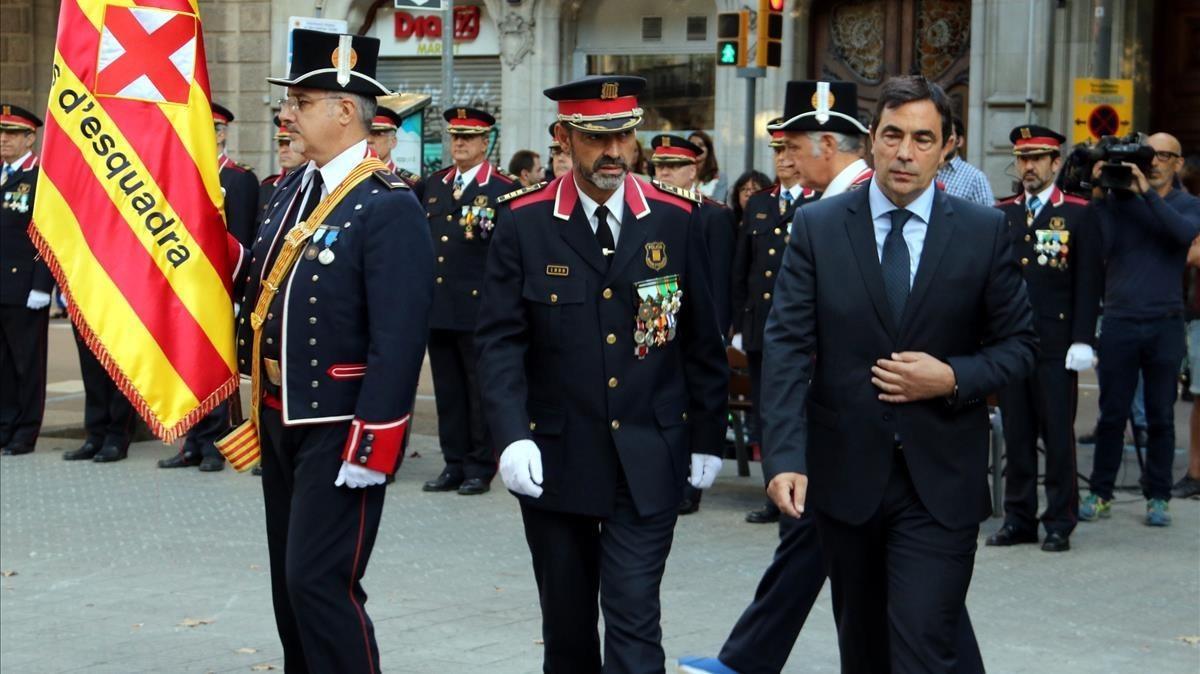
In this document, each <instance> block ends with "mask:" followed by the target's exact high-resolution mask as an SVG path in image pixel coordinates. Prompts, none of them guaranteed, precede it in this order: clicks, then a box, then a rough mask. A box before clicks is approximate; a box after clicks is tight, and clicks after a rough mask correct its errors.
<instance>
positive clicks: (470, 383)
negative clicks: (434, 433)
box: [429, 330, 496, 480]
mask: <svg viewBox="0 0 1200 674" xmlns="http://www.w3.org/2000/svg"><path fill="white" fill-rule="evenodd" d="M429 369H430V370H431V371H432V373H433V394H434V397H435V398H436V399H437V400H436V405H437V414H438V440H439V441H440V443H441V445H442V455H443V456H444V457H445V460H446V470H447V471H448V472H449V473H450V474H452V475H454V476H456V477H463V478H466V479H471V478H481V479H483V480H491V479H492V477H493V476H494V475H495V474H496V451H495V450H494V449H493V447H492V434H491V433H490V432H488V428H487V422H486V420H485V419H484V418H483V403H482V402H481V400H480V397H479V376H478V375H477V374H476V371H475V336H474V335H473V334H472V333H470V332H458V331H456V330H430V331H429Z"/></svg>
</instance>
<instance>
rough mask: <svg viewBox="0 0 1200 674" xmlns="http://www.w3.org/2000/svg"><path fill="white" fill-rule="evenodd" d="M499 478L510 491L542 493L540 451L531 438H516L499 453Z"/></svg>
mask: <svg viewBox="0 0 1200 674" xmlns="http://www.w3.org/2000/svg"><path fill="white" fill-rule="evenodd" d="M500 479H501V480H503V481H504V486H505V487H508V489H509V490H510V491H515V492H517V493H518V494H522V495H524V496H532V497H533V498H538V497H539V496H541V495H542V451H541V450H540V449H538V446H537V444H535V443H534V441H533V440H517V441H516V442H514V443H512V444H511V445H509V446H508V447H505V448H504V452H503V453H501V454H500Z"/></svg>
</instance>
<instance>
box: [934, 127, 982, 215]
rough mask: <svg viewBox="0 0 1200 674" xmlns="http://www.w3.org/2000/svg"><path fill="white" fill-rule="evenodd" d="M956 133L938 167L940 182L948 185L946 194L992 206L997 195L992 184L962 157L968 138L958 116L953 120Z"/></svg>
mask: <svg viewBox="0 0 1200 674" xmlns="http://www.w3.org/2000/svg"><path fill="white" fill-rule="evenodd" d="M953 124H954V133H953V134H951V136H950V142H949V143H948V145H949V147H950V151H949V152H948V153H946V162H945V163H944V164H942V168H940V169H938V174H937V179H938V182H940V183H942V184H943V185H945V186H946V194H949V195H951V196H955V197H959V198H961V199H966V200H967V201H973V202H975V203H977V204H979V205H981V206H992V205H994V204H995V203H996V197H995V195H994V194H992V185H991V183H989V182H988V179H987V176H985V175H984V174H983V171H980V170H979V169H977V168H975V167H974V166H972V165H970V164H968V163H967V162H966V160H965V159H963V158H962V153H963V148H964V147H965V146H966V143H967V138H966V136H965V135H963V123H962V120H961V119H959V118H958V117H955V118H954V120H953Z"/></svg>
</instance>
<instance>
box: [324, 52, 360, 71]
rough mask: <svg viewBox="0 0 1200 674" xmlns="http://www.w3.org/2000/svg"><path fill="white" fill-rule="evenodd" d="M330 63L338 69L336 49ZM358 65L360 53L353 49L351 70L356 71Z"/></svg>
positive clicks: (330, 56)
mask: <svg viewBox="0 0 1200 674" xmlns="http://www.w3.org/2000/svg"><path fill="white" fill-rule="evenodd" d="M329 62H330V63H332V64H333V67H334V68H336V67H338V50H336V49H334V50H333V53H332V54H330V55H329ZM356 65H358V52H356V51H354V50H353V49H351V50H350V69H351V70H354V66H356Z"/></svg>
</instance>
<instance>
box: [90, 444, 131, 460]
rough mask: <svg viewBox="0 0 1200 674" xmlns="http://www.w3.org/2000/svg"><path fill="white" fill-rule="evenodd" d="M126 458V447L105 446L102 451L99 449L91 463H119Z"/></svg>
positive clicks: (127, 453) (127, 448)
mask: <svg viewBox="0 0 1200 674" xmlns="http://www.w3.org/2000/svg"><path fill="white" fill-rule="evenodd" d="M127 456H129V446H128V445H124V446H120V445H105V446H104V449H101V450H100V451H99V452H97V453H96V456H94V457H92V461H95V462H96V463H112V462H114V461H120V460H122V459H124V458H125V457H127Z"/></svg>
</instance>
